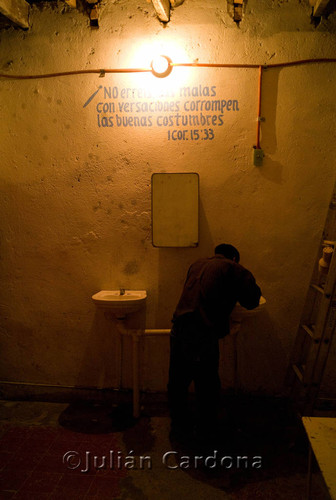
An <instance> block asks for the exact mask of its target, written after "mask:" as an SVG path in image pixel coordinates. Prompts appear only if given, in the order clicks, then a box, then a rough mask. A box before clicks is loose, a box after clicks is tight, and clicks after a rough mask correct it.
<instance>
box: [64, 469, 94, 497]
mask: <svg viewBox="0 0 336 500" xmlns="http://www.w3.org/2000/svg"><path fill="white" fill-rule="evenodd" d="M93 480H94V477H93V476H85V475H83V474H82V475H81V476H79V475H76V476H70V475H64V476H62V477H61V479H60V481H59V483H58V484H57V489H58V490H61V489H64V490H72V491H77V492H78V493H83V492H84V493H86V492H87V491H88V490H89V488H90V486H91V484H92V482H93Z"/></svg>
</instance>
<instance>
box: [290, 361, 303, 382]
mask: <svg viewBox="0 0 336 500" xmlns="http://www.w3.org/2000/svg"><path fill="white" fill-rule="evenodd" d="M292 368H293V370H294V372H295V374H296V376H297V378H298V379H299V380H300V382H303V373H302V372H301V370H300V368H299V367H298V365H295V364H294V365H292Z"/></svg>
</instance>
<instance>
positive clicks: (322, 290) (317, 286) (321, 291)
mask: <svg viewBox="0 0 336 500" xmlns="http://www.w3.org/2000/svg"><path fill="white" fill-rule="evenodd" d="M310 286H311V287H312V288H314V290H316V291H317V292H319V293H324V288H323V287H322V286H320V285H313V284H311V285H310Z"/></svg>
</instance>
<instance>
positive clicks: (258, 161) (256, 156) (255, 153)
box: [252, 147, 264, 167]
mask: <svg viewBox="0 0 336 500" xmlns="http://www.w3.org/2000/svg"><path fill="white" fill-rule="evenodd" d="M252 158H253V165H254V166H255V167H261V165H262V164H263V158H264V151H263V150H262V149H260V148H256V147H254V148H253V150H252Z"/></svg>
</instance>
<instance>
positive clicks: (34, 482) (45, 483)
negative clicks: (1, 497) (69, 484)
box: [20, 471, 62, 493]
mask: <svg viewBox="0 0 336 500" xmlns="http://www.w3.org/2000/svg"><path fill="white" fill-rule="evenodd" d="M61 477H62V474H57V473H51V472H41V471H35V472H33V473H32V474H31V475H30V476H29V477H28V478H27V480H26V481H25V482H24V483H23V485H22V486H21V488H20V493H21V492H35V493H51V492H52V491H53V490H54V489H55V488H56V486H57V484H58V483H59V481H60V479H61Z"/></svg>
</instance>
